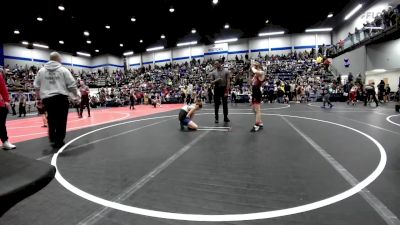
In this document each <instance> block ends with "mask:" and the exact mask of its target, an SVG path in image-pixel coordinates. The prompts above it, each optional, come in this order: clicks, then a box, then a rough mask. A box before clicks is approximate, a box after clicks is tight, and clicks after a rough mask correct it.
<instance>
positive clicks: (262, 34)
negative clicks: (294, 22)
mask: <svg viewBox="0 0 400 225" xmlns="http://www.w3.org/2000/svg"><path fill="white" fill-rule="evenodd" d="M284 33H285V31H277V32H267V33H259V34H258V36H260V37H262V36H273V35H280V34H284Z"/></svg>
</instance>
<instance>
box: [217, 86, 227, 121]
mask: <svg viewBox="0 0 400 225" xmlns="http://www.w3.org/2000/svg"><path fill="white" fill-rule="evenodd" d="M225 90H226V87H215V88H214V111H215V119H216V120H218V111H219V106H220V105H221V99H222V108H223V110H224V119H228V96H225Z"/></svg>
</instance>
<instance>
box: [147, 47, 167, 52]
mask: <svg viewBox="0 0 400 225" xmlns="http://www.w3.org/2000/svg"><path fill="white" fill-rule="evenodd" d="M161 49H164V46H159V47H154V48H148V49H146V51H148V52H151V51H156V50H161Z"/></svg>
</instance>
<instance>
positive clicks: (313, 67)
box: [5, 46, 365, 107]
mask: <svg viewBox="0 0 400 225" xmlns="http://www.w3.org/2000/svg"><path fill="white" fill-rule="evenodd" d="M324 48H325V46H321V47H320V48H319V49H318V50H317V51H316V50H315V49H312V50H311V51H300V52H296V51H294V52H291V53H289V54H286V55H265V56H264V57H263V56H261V54H259V56H258V57H256V58H254V59H250V58H249V56H248V55H246V56H245V57H244V58H243V57H240V58H239V57H238V56H236V57H235V59H233V60H229V61H225V62H224V67H225V68H226V69H228V70H229V71H230V72H231V74H232V80H231V84H232V85H231V87H232V90H231V93H230V96H231V99H232V101H235V102H248V101H250V96H251V91H250V90H251V88H250V80H251V73H250V70H249V68H250V63H251V61H252V60H257V61H259V62H262V65H263V66H264V68H265V69H266V70H267V74H268V80H267V81H266V82H265V83H264V85H263V86H262V93H263V98H264V102H275V101H276V102H279V103H287V102H289V101H295V102H308V101H318V100H320V99H321V98H322V95H323V93H322V92H323V90H329V92H330V94H331V97H332V98H333V99H332V100H334V101H335V100H336V101H345V100H346V99H347V98H348V97H347V95H346V94H348V93H349V89H351V87H350V86H349V85H359V86H360V88H359V90H362V88H361V87H362V85H363V84H364V82H365V77H364V76H363V75H361V74H359V75H357V76H356V77H355V78H353V75H352V74H350V75H349V78H348V79H347V80H342V76H341V75H339V76H334V75H333V74H332V73H331V71H330V60H329V59H327V58H325V57H323V55H322V54H321V53H323V52H324ZM315 55H318V57H315ZM222 60H225V59H222ZM38 69H39V68H37V67H34V66H32V67H27V66H25V67H22V66H18V65H15V66H14V67H10V66H6V70H5V71H6V72H7V73H6V75H7V85H8V86H9V89H10V91H11V92H13V91H14V92H17V91H20V90H23V91H24V92H32V93H33V89H32V87H33V85H32V82H33V79H34V77H35V74H36V72H37V71H38ZM212 70H213V61H212V60H211V59H208V60H204V61H203V62H201V61H200V60H192V61H190V62H185V63H182V64H177V63H171V64H170V63H167V64H165V65H164V66H157V65H156V66H154V67H150V66H147V67H141V68H138V69H129V70H127V71H122V70H116V71H113V72H112V73H108V72H107V71H106V70H97V71H94V72H90V73H87V72H81V73H80V74H77V73H74V71H71V72H72V73H73V74H74V76H75V77H76V79H77V80H82V81H84V82H85V83H86V85H88V86H90V87H91V88H96V89H97V90H98V91H97V92H95V93H92V94H91V99H90V104H91V107H101V106H106V107H113V106H123V105H128V104H129V102H130V97H131V96H132V95H134V96H135V99H136V103H137V104H151V103H152V102H153V101H154V100H155V99H161V101H162V102H163V103H184V102H187V103H190V102H193V101H194V100H195V99H196V98H201V99H202V100H203V101H207V102H210V103H211V102H212V95H213V93H212V87H211V85H210V83H209V82H208V81H209V80H208V76H207V75H208V74H209V73H210V72H211V71H212ZM353 80H354V81H353ZM32 95H33V94H32ZM359 96H362V95H361V94H360V95H359ZM29 98H32V99H33V98H34V97H32V96H31V97H28V100H29ZM18 100H19V96H18V95H16V97H15V101H16V102H17V101H18Z"/></svg>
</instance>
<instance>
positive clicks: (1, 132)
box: [0, 70, 16, 150]
mask: <svg viewBox="0 0 400 225" xmlns="http://www.w3.org/2000/svg"><path fill="white" fill-rule="evenodd" d="M10 110H11V106H10V96H9V94H8V90H7V87H6V82H5V80H4V73H3V70H0V139H1V141H2V142H3V149H5V150H11V149H15V148H16V146H15V145H13V144H11V143H10V142H9V141H8V136H7V127H6V120H7V115H8V112H9V111H10Z"/></svg>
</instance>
